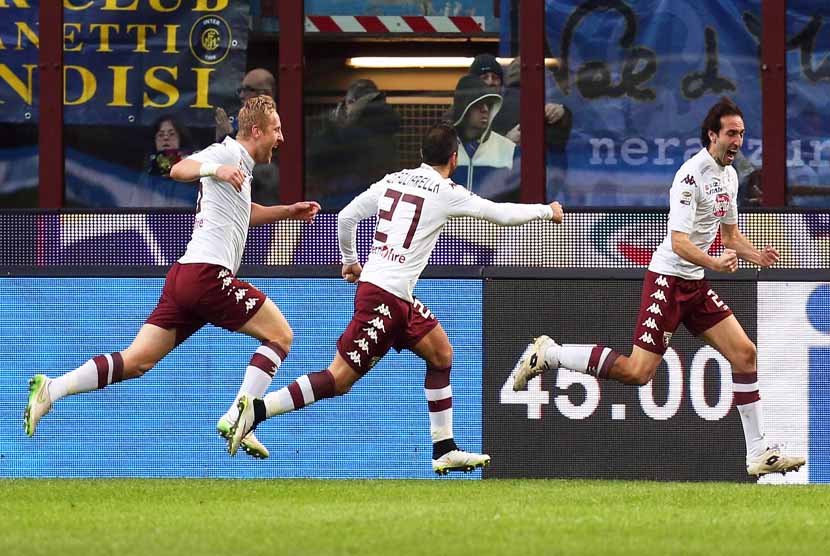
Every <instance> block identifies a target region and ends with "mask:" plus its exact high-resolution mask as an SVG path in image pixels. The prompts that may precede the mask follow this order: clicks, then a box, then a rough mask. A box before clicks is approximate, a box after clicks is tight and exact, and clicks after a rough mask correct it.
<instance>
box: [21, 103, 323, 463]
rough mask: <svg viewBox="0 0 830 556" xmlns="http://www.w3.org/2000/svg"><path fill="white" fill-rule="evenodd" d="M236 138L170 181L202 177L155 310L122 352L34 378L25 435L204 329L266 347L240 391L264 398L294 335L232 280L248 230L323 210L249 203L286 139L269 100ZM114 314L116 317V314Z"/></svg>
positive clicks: (253, 450) (253, 449)
mask: <svg viewBox="0 0 830 556" xmlns="http://www.w3.org/2000/svg"><path fill="white" fill-rule="evenodd" d="M239 126H240V127H239V135H238V140H235V139H233V138H231V137H227V138H225V140H224V141H223V142H222V143H221V144H219V143H215V144H213V145H211V146H210V147H208V148H207V149H205V150H203V151H201V152H198V153H196V154H193V155H191V156H189V157H187V158H185V159H184V160H181V161H179V162H177V163H176V164H175V165H174V166H173V167H172V169H171V171H170V176H171V177H172V178H173V179H175V180H179V181H185V182H191V181H195V180H197V179H199V178H200V177H201V184H200V186H199V200H198V204H197V213H196V222H195V226H194V228H193V234H192V236H191V238H190V242H189V243H188V245H187V249H186V251H185V253H184V255H183V256H182V257H181V258H180V259H179V260H178V262H176V263H174V264H173V266H172V268H171V269H170V271H169V272H168V273H167V278H166V280H165V284H164V289H163V290H162V293H161V298H160V299H159V302H158V305H157V306H156V308H155V309H154V310H153V312H152V313H151V314H150V316H149V317H147V320H146V321H145V323H144V325H143V326H142V327H141V329H140V330H139V331H138V334H137V335H136V337H135V339H134V340H133V342H132V344H131V345H130V346H129V347H128V348H127V349H125V350H124V351H121V352H115V353H110V354H105V355H96V356H94V357H93V358H92V359H90V360H88V361H87V362H86V363H84V364H83V365H81V366H80V367H78V368H77V369H75V370H73V371H70V372H68V373H65V374H63V375H61V376H59V377H57V378H55V379H51V378H48V377H47V376H46V375H43V374H38V375H35V376H34V377H32V378H31V379H30V380H29V400H28V403H27V405H26V410H25V412H24V429H25V431H26V434H28V435H29V436H32V435H34V433H35V428H36V427H37V424H38V421H39V420H40V419H41V417H43V416H44V415H46V414H47V413H48V412H49V411H50V410H51V408H52V405H53V404H54V403H55V402H56V401H58V400H60V399H61V398H63V397H65V396H69V395H72V394H78V393H81V392H88V391H91V390H96V389H100V388H104V387H106V386H108V385H110V384H115V383H117V382H120V381H122V380H128V379H131V378H138V377H141V376H143V375H144V373H146V372H147V371H149V370H150V369H152V368H153V367H154V366H155V364H156V363H158V361H160V360H161V359H162V358H163V357H164V356H166V355H167V354H168V353H169V352H170V351H171V350H172V349H173V348H175V347H176V346H177V345H179V344H180V343H182V342H183V341H185V340H186V339H187V338H188V337H189V336H190V335H192V334H193V333H195V332H196V331H197V330H199V329H200V328H201V327H202V326H204V325H205V324H207V323H212V324H214V325H216V326H219V327H222V328H225V329H227V330H231V331H236V332H241V333H243V334H246V335H248V336H252V337H253V338H256V339H257V340H259V341H261V342H262V345H261V346H260V347H259V348H257V350H256V352H255V353H254V354H253V356H252V357H251V361H250V363H249V364H248V367H247V369H246V371H245V377H244V379H243V381H242V386H241V391H242V392H254V393H255V394H256V395H263V394H265V391H266V390H267V389H268V386H269V385H270V384H271V379H272V377H273V375H274V373H275V372H276V371H277V369H278V368H279V366H280V365H281V364H282V362H283V361H284V360H285V358H286V356H287V355H288V351H289V349H290V348H291V342H292V339H293V332H292V330H291V327H290V326H289V324H288V322H287V321H286V320H285V317H283V315H282V313H281V312H280V310H279V308H278V307H277V306H276V305H275V304H274V303H273V302H272V301H271V300H270V299H268V297H267V296H266V295H265V294H264V293H262V292H261V291H259V290H258V289H257V288H255V287H254V286H252V285H251V284H248V283H246V282H243V281H242V280H240V279H239V278H237V277H236V272H237V270H238V269H239V264H240V262H241V260H242V252H243V250H244V248H245V242H246V239H247V236H248V227H249V226H257V225H261V224H267V223H271V222H277V221H279V220H286V219H299V220H304V221H306V222H310V221H311V220H312V219H313V218H314V216H315V214H316V213H317V211H318V210H319V209H320V207H319V205H318V204H317V203H314V202H300V203H295V204H293V205H290V206H262V205H259V204H256V203H252V202H251V172H252V170H253V168H254V164H255V163H257V162H258V163H261V164H267V163H268V162H269V161H270V159H271V152H272V149H275V148H277V147H278V146H279V144H280V143H281V142H282V141H283V137H282V131H281V127H280V119H279V115H278V114H277V111H276V106H275V104H274V101H273V99H272V98H271V97H268V96H260V97H255V98H249V99H248V100H247V101H245V104H244V105H243V107H242V109H241V110H240V112H239ZM114 317H115V318H117V315H114ZM235 412H236V404H235V403H233V404H231V406H230V408H229V409H228V411H227V413H226V414H225V415H223V416H222V417H221V418H220V419H219V421H218V423H217V425H216V428H217V430H218V432H219V434H220V435H228V434H229V431H230V425H231V423H232V422H234V421H235V420H236V414H235ZM242 445H243V448H244V449H245V451H247V452H248V453H249V454H251V455H253V456H254V457H258V458H265V457H268V450H267V448H265V446H263V445H262V444H261V443H260V442H259V441H258V440H257V439H256V437H255V436H247V437H246V438H245V439H244V440H243V441H242Z"/></svg>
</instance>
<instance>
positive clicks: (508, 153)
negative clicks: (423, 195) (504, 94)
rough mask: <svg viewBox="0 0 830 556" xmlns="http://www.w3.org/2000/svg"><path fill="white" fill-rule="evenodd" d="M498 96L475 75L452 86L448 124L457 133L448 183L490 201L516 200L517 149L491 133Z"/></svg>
mask: <svg viewBox="0 0 830 556" xmlns="http://www.w3.org/2000/svg"><path fill="white" fill-rule="evenodd" d="M501 104H502V98H501V95H499V94H498V93H496V92H494V91H493V89H491V88H490V87H488V86H487V85H486V84H485V83H484V81H482V80H481V78H479V77H478V76H476V75H471V74H467V75H464V76H462V77H461V79H459V81H458V85H456V87H455V94H454V96H453V107H452V124H453V126H454V127H455V129H456V132H457V133H458V138H459V141H460V142H461V147H462V148H460V149H459V150H458V168H457V169H456V170H455V172H454V173H453V175H452V176H451V177H452V180H453V181H454V182H455V183H457V184H459V185H463V186H465V187H466V188H467V189H469V190H470V191H472V192H473V193H476V194H478V195H480V196H481V197H484V198H486V199H491V200H494V201H499V202H504V201H518V200H519V178H520V176H521V166H520V161H519V147H518V145H516V144H515V143H514V142H513V141H511V140H510V139H508V138H507V137H505V136H504V135H501V134H500V133H497V132H495V131H493V130H492V129H491V128H492V125H493V119H494V118H496V117H497V116H498V113H499V110H500V109H501Z"/></svg>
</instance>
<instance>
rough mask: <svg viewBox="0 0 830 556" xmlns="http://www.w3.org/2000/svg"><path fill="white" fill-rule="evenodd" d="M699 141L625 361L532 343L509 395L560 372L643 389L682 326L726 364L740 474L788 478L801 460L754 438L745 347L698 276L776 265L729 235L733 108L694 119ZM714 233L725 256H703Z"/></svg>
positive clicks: (602, 351)
mask: <svg viewBox="0 0 830 556" xmlns="http://www.w3.org/2000/svg"><path fill="white" fill-rule="evenodd" d="M700 140H701V143H702V144H703V148H702V149H701V150H700V151H699V152H698V153H697V154H696V155H694V156H693V157H692V158H690V159H689V160H687V161H686V162H685V163H684V164H683V165H682V166H681V167H680V169H679V170H678V171H677V174H675V177H674V182H673V183H672V186H671V190H670V192H669V203H670V209H669V223H668V233H667V234H666V238H665V239H664V240H663V243H661V244H660V246H659V247H658V248H657V250H656V251H655V252H654V256H653V257H652V258H651V263H650V264H649V265H648V271H647V272H646V276H645V280H644V281H643V292H642V296H641V301H640V313H639V315H638V316H637V327H636V329H635V331H634V347H633V349H632V352H631V355H629V356H628V357H626V356H624V355H621V354H619V353H617V352H615V351H613V350H611V349H609V348H607V347H603V346H600V345H594V346H584V345H562V346H560V345H559V344H557V343H556V342H554V341H553V340H552V339H551V338H549V337H548V336H540V337H539V338H537V339H536V341H535V342H534V343H533V344H531V345H530V346H528V348H527V349H526V350H525V353H524V354H523V356H522V358H521V359H520V362H519V371H518V372H517V374H516V376H515V379H514V380H515V381H514V385H513V389H514V390H522V389H523V388H524V387H525V386H526V385H527V381H528V380H530V379H531V378H533V377H535V376H538V375H540V374H541V373H543V372H544V371H547V370H556V369H558V368H559V367H560V366H562V367H564V368H566V369H570V370H572V371H577V372H581V373H588V374H591V375H594V376H596V377H597V378H603V379H611V380H617V381H619V382H622V383H623V384H634V385H643V384H648V383H649V382H650V381H651V379H652V378H654V373H655V371H656V370H657V367H658V366H659V365H660V362H661V361H662V360H663V354H664V353H665V352H666V349H667V348H668V345H669V341H670V340H671V337H672V334H673V333H674V331H675V330H676V329H677V327H678V325H679V324H680V323H681V322H682V323H683V324H684V325H685V326H686V328H687V329H688V330H689V332H691V333H692V334H694V335H695V336H698V337H700V338H701V339H703V340H704V341H705V342H707V343H708V344H710V345H711V346H712V347H714V348H715V349H716V350H718V351H719V352H720V353H721V354H722V355H723V356H724V357H726V359H727V360H728V361H729V363H730V364H731V365H732V382H733V390H734V397H735V405H736V406H737V408H738V412H739V413H740V415H741V424H742V425H743V430H744V437H745V438H744V439H745V441H746V469H747V472H748V473H749V474H750V475H753V476H761V475H766V474H768V473H786V472H787V471H794V470H797V469H798V468H799V467H801V466H802V465H804V463H805V459H804V458H803V457H796V456H790V455H787V454H784V453H783V452H782V450H781V448H780V447H779V446H773V445H769V444H768V443H767V440H766V438H765V437H764V432H763V415H762V407H761V396H760V393H759V391H758V373H757V367H756V363H755V345H754V344H753V343H752V340H750V339H749V337H748V336H747V335H746V332H744V329H743V328H742V327H741V324H740V323H739V322H738V320H737V319H736V318H735V316H734V315H733V314H732V310H731V309H730V308H729V306H728V305H727V304H726V303H724V302H723V300H721V299H720V298H719V297H718V295H717V294H716V293H715V291H714V290H713V289H711V288H710V287H709V284H708V283H707V281H706V279H705V278H704V268H708V269H710V270H714V271H717V272H735V270H736V269H737V268H738V259H739V258H741V259H744V260H746V261H749V262H751V263H754V264H756V265H758V266H761V267H768V266H772V265H773V264H775V263H776V262H778V251H777V250H776V249H775V248H774V247H772V246H769V245H768V246H766V247H764V248H763V249H756V248H755V246H753V245H752V243H751V242H750V241H749V240H748V239H746V238H745V237H744V236H743V234H741V232H740V230H739V229H738V205H737V194H738V176H737V174H736V173H735V169H734V168H733V167H732V162H734V160H735V156H736V155H737V154H738V151H739V150H740V148H741V145H742V144H743V140H744V120H743V114H742V113H741V110H740V108H738V106H737V105H736V104H735V103H734V102H732V101H731V100H729V99H727V98H722V99H721V100H720V101H718V102H717V103H715V104H714V105H713V106H712V107H711V109H710V110H709V113H708V114H707V115H706V118H705V119H704V120H703V124H702V125H701V133H700ZM718 229H720V233H721V240H722V241H723V244H724V246H725V247H726V249H724V252H723V254H722V255H720V256H719V257H712V256H710V255H709V254H708V253H709V248H710V247H711V246H712V243H713V242H714V241H715V237H716V236H717V233H718Z"/></svg>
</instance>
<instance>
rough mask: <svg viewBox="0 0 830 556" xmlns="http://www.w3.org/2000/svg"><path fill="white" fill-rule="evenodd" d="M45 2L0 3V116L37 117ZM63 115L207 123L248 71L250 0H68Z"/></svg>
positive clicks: (95, 120) (108, 121)
mask: <svg viewBox="0 0 830 556" xmlns="http://www.w3.org/2000/svg"><path fill="white" fill-rule="evenodd" d="M38 4H39V1H38V0H16V1H0V106H2V109H0V121H2V122H10V123H19V122H28V121H36V120H37V116H38V108H37V105H38V98H39V94H38V87H39V79H38V48H39V40H40V37H39V25H38V17H39V5H38ZM63 5H64V24H63V50H64V55H63V56H64V106H65V110H64V121H65V122H66V123H67V124H70V125H71V124H85V125H131V124H133V123H136V124H144V125H146V124H149V123H151V122H152V121H153V120H154V119H155V118H157V117H158V116H159V115H161V114H163V113H167V112H175V113H178V114H182V115H184V116H185V117H186V118H187V120H188V122H189V123H190V125H192V126H209V125H211V124H212V122H213V107H214V106H216V105H221V104H223V101H225V100H227V99H228V98H229V97H231V96H233V95H234V94H235V88H236V87H237V86H238V85H239V82H240V81H241V79H242V75H243V72H244V69H245V52H246V48H247V43H248V25H247V18H248V11H249V8H248V3H247V2H231V1H230V0H186V1H183V0H150V1H138V0H86V1H80V0H64V2H63Z"/></svg>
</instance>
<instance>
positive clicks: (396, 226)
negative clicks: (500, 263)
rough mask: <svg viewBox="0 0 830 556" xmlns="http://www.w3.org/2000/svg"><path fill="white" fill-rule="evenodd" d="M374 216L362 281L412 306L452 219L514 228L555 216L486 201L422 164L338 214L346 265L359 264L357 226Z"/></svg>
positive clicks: (386, 181)
mask: <svg viewBox="0 0 830 556" xmlns="http://www.w3.org/2000/svg"><path fill="white" fill-rule="evenodd" d="M375 213H377V217H378V223H377V228H376V230H375V235H374V240H373V241H372V247H371V249H370V251H369V258H368V260H367V261H366V264H365V266H364V268H363V273H362V274H361V276H360V280H361V281H362V282H371V283H372V284H374V285H376V286H378V287H381V288H383V289H385V290H386V291H388V292H390V293H392V294H394V295H396V296H397V297H400V298H401V299H404V300H406V301H409V302H410V303H411V302H412V301H413V297H412V290H413V289H414V288H415V284H416V283H417V282H418V278H419V277H420V275H421V272H423V270H424V267H425V266H426V265H427V263H428V262H429V258H430V256H431V255H432V251H433V249H434V248H435V244H436V242H437V241H438V237H439V236H440V234H441V230H443V229H444V226H445V225H446V223H447V221H448V220H449V219H450V218H455V217H462V216H469V217H472V218H479V219H484V220H488V221H491V222H495V223H499V224H507V225H516V224H523V223H525V222H530V221H531V220H540V219H545V218H550V217H551V214H552V211H551V209H550V207H548V206H547V205H520V204H511V203H498V204H497V203H494V202H492V201H489V200H487V199H482V198H481V197H479V196H477V195H475V194H473V193H470V192H469V191H468V190H467V189H466V188H464V187H461V186H459V185H456V184H455V183H453V182H452V180H450V179H447V178H444V177H442V176H441V174H439V173H438V172H437V171H436V170H435V169H434V168H432V167H431V166H428V165H426V164H421V166H420V167H418V168H413V169H409V170H401V171H400V172H396V173H394V174H388V175H387V176H385V177H384V178H383V179H382V180H380V181H378V182H376V183H374V184H373V185H372V186H371V187H370V188H369V189H368V190H366V191H364V192H363V193H361V194H360V195H358V196H357V197H356V198H355V199H354V200H353V201H352V202H351V203H349V205H348V206H346V208H344V209H343V210H342V211H341V212H340V214H339V216H338V226H337V228H338V239H339V242H340V251H341V254H342V256H343V264H352V263H356V262H357V254H356V252H355V239H354V237H355V230H356V228H357V223H358V222H359V221H360V220H363V219H364V218H368V217H369V216H372V215H373V214H375Z"/></svg>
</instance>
